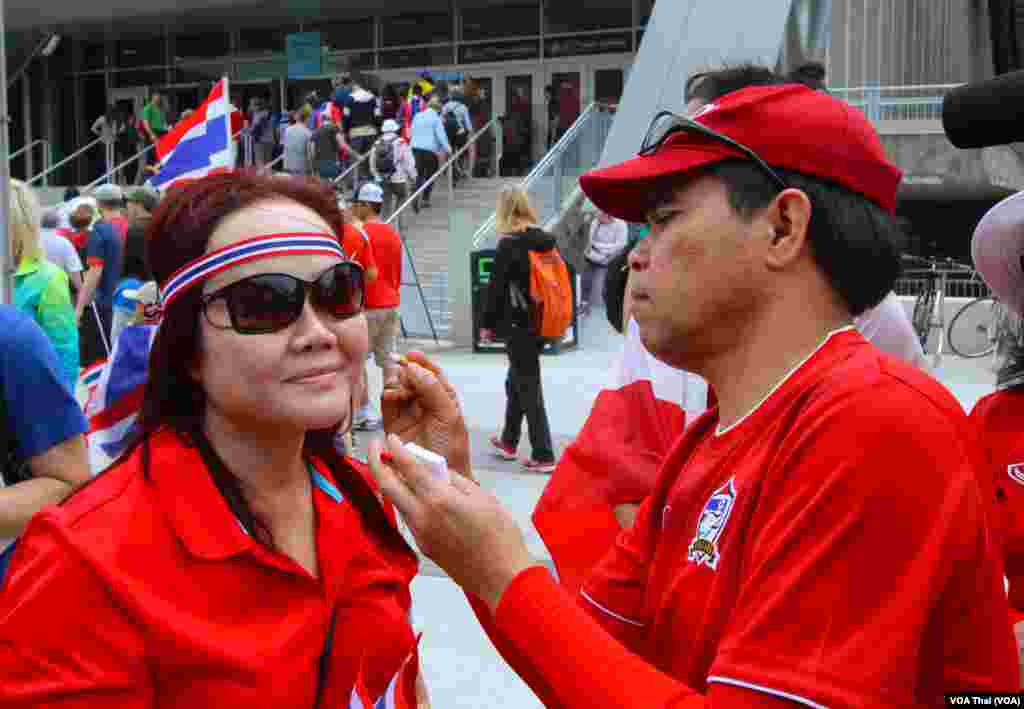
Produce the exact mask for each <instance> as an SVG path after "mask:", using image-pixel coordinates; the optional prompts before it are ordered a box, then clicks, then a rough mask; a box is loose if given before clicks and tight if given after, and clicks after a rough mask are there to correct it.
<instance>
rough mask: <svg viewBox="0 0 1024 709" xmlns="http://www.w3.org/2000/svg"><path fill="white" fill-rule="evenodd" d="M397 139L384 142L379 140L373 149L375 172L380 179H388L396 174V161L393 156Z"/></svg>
mask: <svg viewBox="0 0 1024 709" xmlns="http://www.w3.org/2000/svg"><path fill="white" fill-rule="evenodd" d="M397 142H398V138H395V139H393V140H384V139H383V138H381V139H380V140H378V141H377V144H376V145H374V147H373V159H374V162H375V163H376V166H377V172H378V173H379V174H380V176H381V177H385V178H390V177H392V176H393V175H394V174H395V173H396V172H398V160H397V159H396V156H395V151H396V150H397V146H396V145H395V143H397Z"/></svg>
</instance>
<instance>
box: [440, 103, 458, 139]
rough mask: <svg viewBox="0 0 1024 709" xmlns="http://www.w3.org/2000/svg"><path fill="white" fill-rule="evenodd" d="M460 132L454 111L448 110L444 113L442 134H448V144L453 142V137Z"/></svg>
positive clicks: (452, 109)
mask: <svg viewBox="0 0 1024 709" xmlns="http://www.w3.org/2000/svg"><path fill="white" fill-rule="evenodd" d="M461 130H462V126H460V125H459V117H458V116H456V115H455V109H454V108H450V109H448V110H447V111H445V112H444V132H445V133H447V134H448V142H449V143H450V142H452V141H454V140H455V136H457V135H458V134H459V132H460V131H461Z"/></svg>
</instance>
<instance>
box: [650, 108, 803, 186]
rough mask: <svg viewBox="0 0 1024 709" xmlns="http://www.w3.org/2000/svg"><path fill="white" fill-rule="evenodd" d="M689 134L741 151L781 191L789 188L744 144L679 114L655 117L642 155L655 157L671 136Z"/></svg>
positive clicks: (667, 113)
mask: <svg viewBox="0 0 1024 709" xmlns="http://www.w3.org/2000/svg"><path fill="white" fill-rule="evenodd" d="M687 132H688V133H696V134H698V135H702V136H704V137H705V138H710V139H712V140H714V141H717V142H719V143H721V144H722V145H727V146H729V147H730V148H733V149H734V150H738V151H740V152H741V153H743V154H744V155H745V156H746V157H747V158H749V159H750V160H751V161H752V162H753V163H755V164H756V165H757V166H758V167H759V168H761V170H762V171H763V172H764V174H765V175H767V176H768V177H769V178H770V179H771V181H772V182H774V183H775V184H776V185H778V187H779V189H782V190H784V189H788V188H789V184H787V183H786V181H785V180H783V179H782V177H781V176H780V175H779V173H777V172H775V170H773V169H772V168H771V166H770V165H769V164H768V163H766V162H765V161H764V160H762V159H761V156H760V155H758V154H757V153H755V152H754V151H753V150H751V149H750V148H748V147H747V146H745V145H743V144H742V143H737V142H736V141H735V140H733V139H732V138H730V137H729V136H727V135H725V134H723V133H719V132H718V131H716V130H712V129H710V128H708V127H707V126H705V125H703V124H701V123H698V122H697V121H695V120H693V119H692V118H687V117H686V116H680V115H679V114H678V113H673V112H672V111H661V112H659V113H658V114H657V115H656V116H655V117H654V120H652V121H651V125H650V127H649V128H648V129H647V135H646V136H644V142H643V143H642V144H641V145H640V155H642V156H645V157H646V156H648V155H653V154H654V153H656V152H657V151H658V148H660V147H661V146H662V145H664V144H665V141H667V140H668V139H669V138H670V137H671V136H673V135H675V134H676V133H687Z"/></svg>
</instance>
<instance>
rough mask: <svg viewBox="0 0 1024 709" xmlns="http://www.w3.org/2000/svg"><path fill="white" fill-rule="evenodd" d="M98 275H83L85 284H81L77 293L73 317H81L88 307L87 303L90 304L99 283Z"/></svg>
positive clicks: (90, 273) (89, 273)
mask: <svg viewBox="0 0 1024 709" xmlns="http://www.w3.org/2000/svg"><path fill="white" fill-rule="evenodd" d="M100 275H101V274H94V273H93V272H91V271H90V272H88V273H86V274H85V282H84V283H83V284H82V289H81V290H80V291H79V292H78V302H77V303H76V304H75V315H76V316H77V317H79V318H80V317H82V313H83V312H84V311H85V309H86V307H88V305H89V303H91V302H92V298H93V296H94V295H96V287H97V286H98V285H99V283H100Z"/></svg>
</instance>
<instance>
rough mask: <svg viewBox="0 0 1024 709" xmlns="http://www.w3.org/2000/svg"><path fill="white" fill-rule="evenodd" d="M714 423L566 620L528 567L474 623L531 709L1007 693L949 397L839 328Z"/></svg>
mask: <svg viewBox="0 0 1024 709" xmlns="http://www.w3.org/2000/svg"><path fill="white" fill-rule="evenodd" d="M717 425H718V412H717V410H714V411H712V412H709V413H708V414H707V415H705V416H703V417H702V418H700V419H698V421H697V422H696V423H695V424H694V425H693V426H692V427H691V428H689V429H688V430H687V432H686V433H685V434H684V435H683V437H682V438H681V440H680V441H679V442H678V443H677V445H676V446H675V448H674V450H673V451H672V452H671V453H670V454H669V456H668V459H667V461H666V463H665V466H664V468H663V470H662V474H661V479H660V481H659V483H658V485H657V486H656V488H655V490H654V492H653V494H652V495H651V496H650V497H649V498H648V499H647V500H646V501H645V503H644V504H643V506H642V507H641V510H640V514H639V517H638V519H637V521H636V524H635V526H634V527H633V528H632V529H630V530H628V531H626V532H624V533H623V534H622V535H621V536H620V537H619V539H618V542H617V543H616V547H615V549H613V550H612V552H611V553H610V554H609V555H608V556H607V557H605V559H604V561H603V562H602V563H601V564H600V565H599V566H598V568H597V570H596V571H595V572H594V574H593V575H592V576H591V577H590V579H589V580H588V581H587V582H586V583H584V585H583V588H582V590H581V591H580V594H579V595H578V596H577V599H576V600H577V602H578V604H579V608H573V607H572V603H573V601H572V600H571V599H570V598H569V597H568V596H566V595H565V594H564V593H563V592H562V591H561V589H559V588H558V587H557V586H556V585H555V583H554V582H553V580H551V578H550V577H549V576H548V575H547V573H546V572H544V571H543V570H540V569H537V568H536V567H534V568H532V569H529V570H527V571H525V572H523V573H522V574H520V575H519V576H517V577H516V578H515V579H514V580H513V581H512V583H511V584H510V585H509V587H508V588H507V589H506V591H505V593H504V595H503V596H502V599H501V602H500V604H499V606H498V609H497V613H496V614H495V617H494V618H493V619H492V618H490V617H488V614H486V613H483V614H482V615H483V616H484V617H483V620H484V621H485V623H490V622H493V625H492V627H491V630H492V632H493V633H494V636H495V637H496V638H497V639H496V642H497V643H498V644H499V649H501V650H502V652H503V654H505V656H506V657H507V658H508V659H509V660H510V662H512V663H513V664H514V666H515V667H516V669H517V671H519V672H520V674H521V675H522V676H524V678H526V679H527V681H528V682H530V684H531V686H532V687H533V688H534V689H535V691H537V692H538V693H539V695H540V696H541V698H542V700H544V701H545V703H546V705H547V706H551V707H581V708H582V707H594V706H638V707H639V706H642V707H650V708H654V707H669V706H672V707H675V706H680V705H679V704H677V703H676V702H679V701H680V698H681V697H684V696H686V695H687V693H688V692H689V691H691V690H690V689H688V688H692V689H693V690H696V691H698V692H700V693H706V694H707V699H708V705H709V706H712V707H715V709H734V708H736V709H738V708H739V707H748V706H751V705H752V702H759V703H763V702H765V701H767V700H768V699H772V701H774V702H776V704H777V705H779V706H789V704H786V703H784V702H781V701H779V700H778V699H773V698H784V699H788V700H789V701H790V702H796V703H798V704H801V705H807V706H828V707H831V708H833V709H842V708H850V709H853V708H854V707H858V708H859V707H895V706H899V707H924V706H940V705H943V703H944V699H943V693H944V692H957V691H970V692H986V691H988V692H1010V691H1017V688H1018V686H1019V677H1018V669H1017V656H1016V646H1015V643H1014V640H1013V637H1012V635H1011V633H1010V628H1009V626H1008V624H1007V623H1006V620H1005V619H1006V613H1007V611H1008V607H1007V601H1006V596H1005V593H1004V592H1003V588H1002V574H1001V573H1000V564H999V560H998V558H997V550H996V548H995V547H994V545H993V540H992V532H991V530H990V527H989V525H990V520H989V516H990V514H991V506H990V504H989V502H988V500H987V499H986V498H985V495H984V493H983V491H982V489H983V486H982V485H981V483H980V482H979V480H978V471H979V470H981V465H982V463H981V461H980V459H979V455H980V451H979V450H978V449H977V446H976V442H975V439H974V436H973V434H972V432H971V431H970V427H969V424H968V422H967V419H966V416H965V415H964V413H963V410H962V409H961V408H960V405H959V404H958V403H957V402H956V401H955V400H954V399H953V398H952V396H951V395H950V394H949V392H948V391H946V390H945V389H944V388H943V387H942V386H941V385H939V384H938V383H937V382H935V380H933V379H931V378H930V377H929V376H928V375H926V374H924V373H922V372H921V371H919V370H917V369H916V368H914V367H912V366H911V365H908V364H906V363H904V362H901V361H898V360H896V359H895V358H892V357H889V356H887V355H884V354H882V353H881V352H880V351H879V350H877V349H876V348H875V347H873V346H871V345H869V344H868V343H867V342H866V341H865V340H864V339H863V338H862V337H861V336H860V335H859V334H857V333H856V332H854V331H852V330H850V329H847V330H844V331H840V332H838V333H833V334H832V335H831V337H830V338H829V339H828V340H827V342H826V343H825V344H824V345H823V346H822V347H820V348H819V349H818V350H817V351H816V352H815V353H813V354H812V355H811V357H810V358H809V359H808V360H806V361H805V362H804V363H803V364H802V365H800V366H799V367H798V368H797V369H796V370H795V371H794V372H792V373H791V374H790V376H789V377H788V378H786V379H785V380H784V381H783V382H782V383H781V384H780V385H779V386H778V387H777V388H776V389H775V390H774V391H773V392H772V393H771V394H770V395H769V396H768V398H767V399H765V400H764V401H763V402H762V403H761V404H760V405H759V406H758V407H757V408H756V409H755V410H754V411H753V412H752V413H751V414H749V415H748V416H747V417H745V418H744V419H742V420H741V421H739V422H738V423H736V424H735V425H733V426H732V427H730V428H729V429H727V430H725V431H717V430H716V429H717ZM477 609H478V612H479V611H480V607H479V604H477ZM588 615H589V618H588V617H587V616H588ZM524 619H526V620H528V621H529V622H524ZM556 619H557V620H556ZM595 621H596V623H595ZM597 625H600V626H603V627H604V629H605V630H606V631H608V633H611V635H613V636H614V637H615V638H617V639H618V641H619V643H621V644H619V643H616V642H615V641H614V640H612V639H611V638H610V637H609V636H608V635H606V634H605V633H601V632H600V631H599V629H598V627H597ZM640 658H642V659H640ZM576 678H584V679H582V680H581V681H577V679H576ZM684 701H687V702H690V700H684ZM691 703H692V702H691ZM758 705H760V704H758ZM682 706H689V704H684V705H682ZM773 706H774V704H773Z"/></svg>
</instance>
